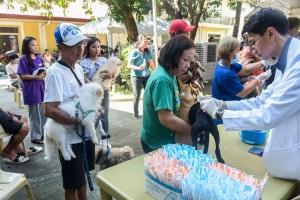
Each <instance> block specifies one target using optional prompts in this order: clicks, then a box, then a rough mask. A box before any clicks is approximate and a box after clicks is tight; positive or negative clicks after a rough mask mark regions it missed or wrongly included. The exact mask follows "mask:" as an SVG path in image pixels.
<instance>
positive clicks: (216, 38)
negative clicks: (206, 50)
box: [207, 33, 221, 43]
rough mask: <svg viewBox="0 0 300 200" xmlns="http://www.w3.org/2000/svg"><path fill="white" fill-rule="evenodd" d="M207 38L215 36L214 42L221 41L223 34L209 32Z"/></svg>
mask: <svg viewBox="0 0 300 200" xmlns="http://www.w3.org/2000/svg"><path fill="white" fill-rule="evenodd" d="M207 38H208V39H209V38H213V40H214V42H217V43H219V41H220V39H221V34H213V33H209V34H208V35H207Z"/></svg>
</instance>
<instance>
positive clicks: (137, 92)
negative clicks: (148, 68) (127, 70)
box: [131, 76, 150, 116]
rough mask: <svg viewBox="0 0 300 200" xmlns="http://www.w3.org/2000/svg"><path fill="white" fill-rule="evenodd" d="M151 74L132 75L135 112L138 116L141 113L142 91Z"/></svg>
mask: <svg viewBox="0 0 300 200" xmlns="http://www.w3.org/2000/svg"><path fill="white" fill-rule="evenodd" d="M149 77H150V76H147V77H136V76H131V85H132V91H133V109H134V110H133V112H134V115H135V116H138V114H139V101H140V96H141V91H142V86H143V88H144V89H145V88H146V84H147V81H148V79H149Z"/></svg>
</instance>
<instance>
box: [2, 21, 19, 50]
mask: <svg viewBox="0 0 300 200" xmlns="http://www.w3.org/2000/svg"><path fill="white" fill-rule="evenodd" d="M10 51H14V52H16V53H19V29H18V28H17V27H0V53H6V52H10Z"/></svg>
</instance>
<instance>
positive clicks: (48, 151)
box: [44, 119, 58, 160]
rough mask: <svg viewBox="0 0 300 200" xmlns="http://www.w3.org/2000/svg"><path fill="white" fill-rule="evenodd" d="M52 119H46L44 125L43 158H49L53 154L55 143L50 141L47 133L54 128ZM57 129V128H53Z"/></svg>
mask: <svg viewBox="0 0 300 200" xmlns="http://www.w3.org/2000/svg"><path fill="white" fill-rule="evenodd" d="M53 122H54V121H53V120H52V119H47V122H46V124H45V126H44V147H45V157H44V159H45V160H49V159H50V157H51V155H52V154H54V151H55V149H56V147H55V144H54V143H53V142H52V140H51V138H49V135H50V134H51V133H50V131H53V130H54V126H55V125H54V123H53ZM55 131H58V130H55Z"/></svg>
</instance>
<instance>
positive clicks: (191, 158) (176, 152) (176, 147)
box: [162, 144, 216, 169]
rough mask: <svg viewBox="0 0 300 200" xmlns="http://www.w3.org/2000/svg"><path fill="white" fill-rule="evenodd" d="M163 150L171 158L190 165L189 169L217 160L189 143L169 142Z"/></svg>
mask: <svg viewBox="0 0 300 200" xmlns="http://www.w3.org/2000/svg"><path fill="white" fill-rule="evenodd" d="M162 152H163V153H165V154H166V155H167V156H168V157H169V158H172V159H175V160H178V161H179V162H180V164H182V165H185V166H188V168H189V169H193V168H201V167H203V166H205V165H207V164H212V163H215V162H216V160H215V159H214V158H213V157H212V156H211V155H210V154H203V152H202V151H201V150H195V148H194V147H192V146H189V145H180V144H168V145H165V146H163V148H162Z"/></svg>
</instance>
